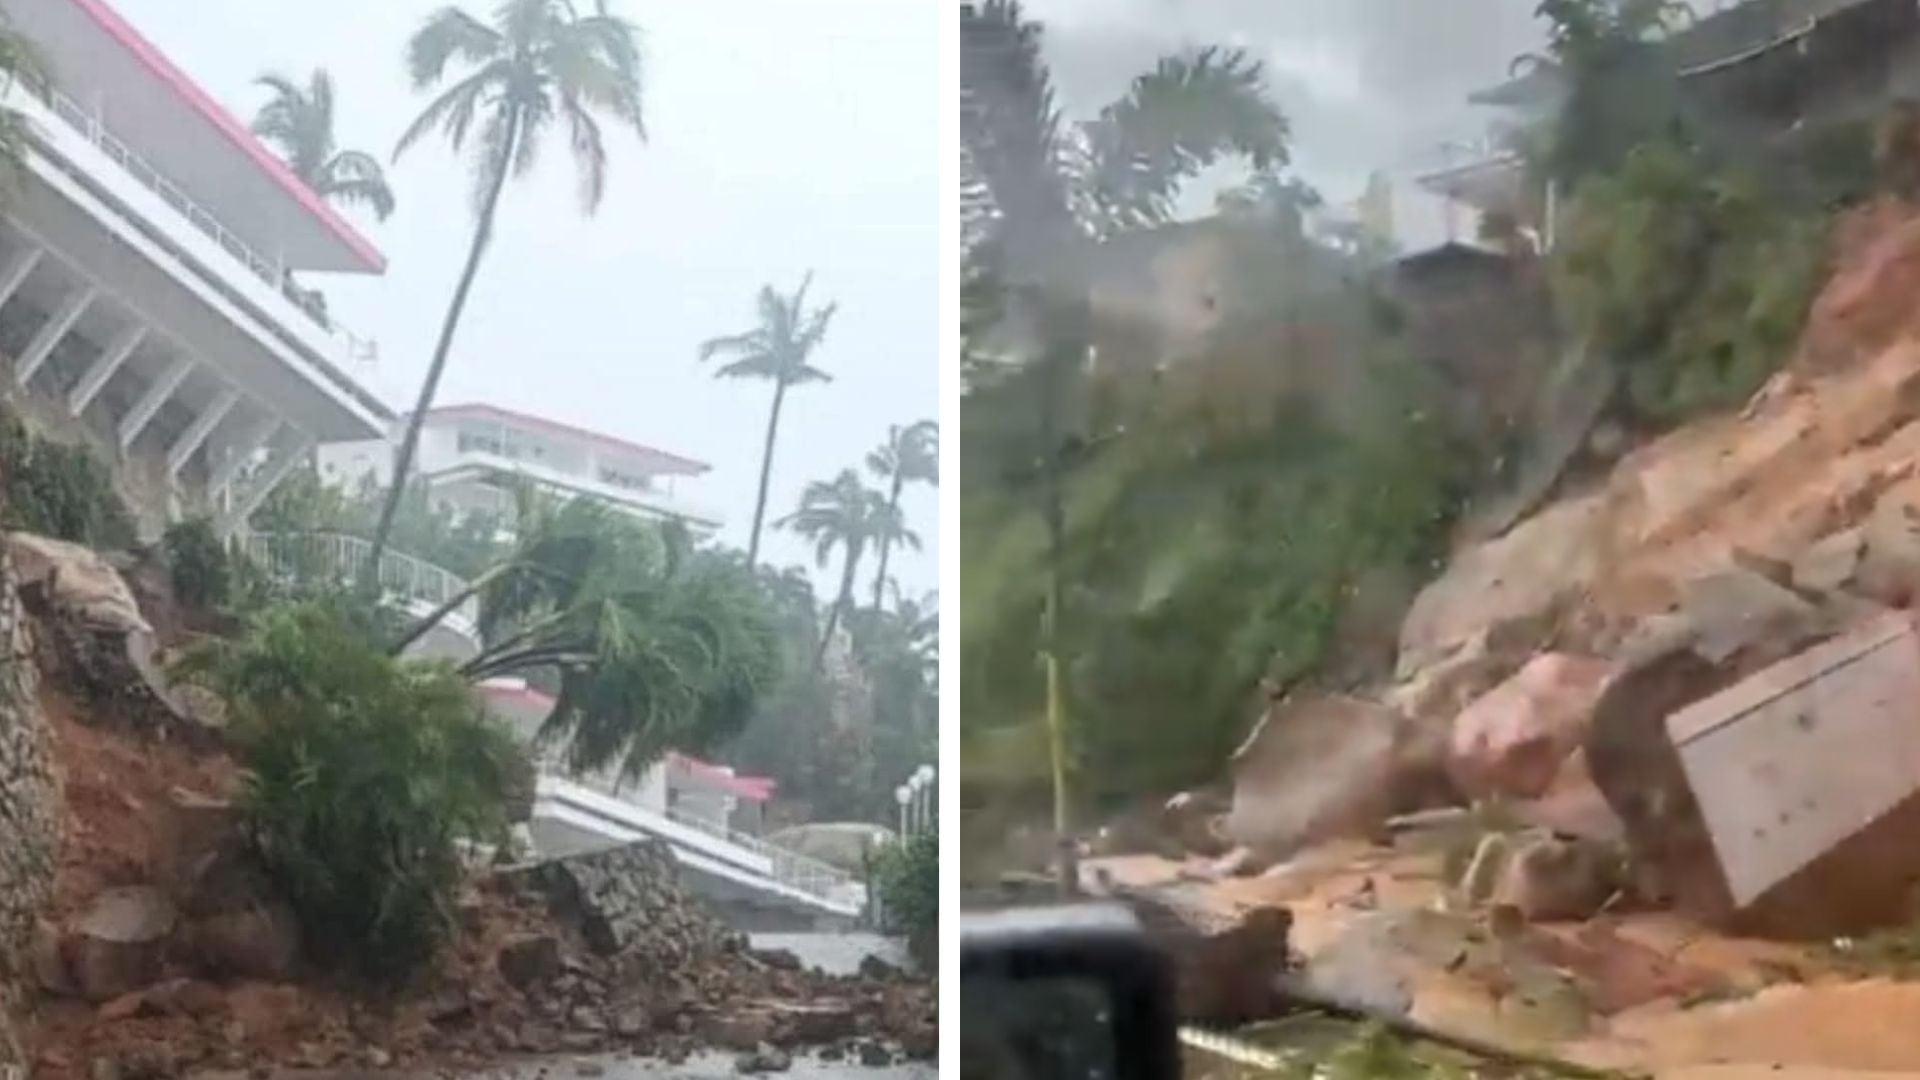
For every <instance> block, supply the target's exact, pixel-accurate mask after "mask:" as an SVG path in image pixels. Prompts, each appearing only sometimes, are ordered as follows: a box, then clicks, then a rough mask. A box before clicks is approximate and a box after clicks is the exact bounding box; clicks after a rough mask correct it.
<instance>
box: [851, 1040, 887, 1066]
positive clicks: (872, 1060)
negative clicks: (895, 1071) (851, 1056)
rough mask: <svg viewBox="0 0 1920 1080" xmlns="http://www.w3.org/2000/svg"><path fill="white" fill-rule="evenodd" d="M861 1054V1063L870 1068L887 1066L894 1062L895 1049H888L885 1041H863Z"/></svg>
mask: <svg viewBox="0 0 1920 1080" xmlns="http://www.w3.org/2000/svg"><path fill="white" fill-rule="evenodd" d="M859 1054H860V1064H862V1065H864V1066H866V1067H867V1068H869V1069H880V1068H885V1067H886V1066H888V1065H891V1064H893V1051H891V1050H888V1049H887V1048H886V1045H885V1044H883V1043H878V1042H863V1043H861V1044H860V1050H859Z"/></svg>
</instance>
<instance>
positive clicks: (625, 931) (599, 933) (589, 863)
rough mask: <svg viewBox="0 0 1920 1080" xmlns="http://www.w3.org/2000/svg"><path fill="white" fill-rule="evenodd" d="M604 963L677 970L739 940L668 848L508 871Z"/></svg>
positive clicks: (637, 846) (651, 846)
mask: <svg viewBox="0 0 1920 1080" xmlns="http://www.w3.org/2000/svg"><path fill="white" fill-rule="evenodd" d="M502 877H503V879H504V881H505V882H506V883H507V884H508V885H509V886H511V887H516V888H519V889H523V890H525V891H527V892H530V893H533V894H535V895H537V896H540V897H542V898H543V899H544V900H545V901H546V903H547V906H548V908H549V909H550V910H551V911H552V912H553V914H554V917H555V918H557V919H558V920H560V921H561V922H563V923H566V924H569V925H571V926H572V927H573V928H574V929H576V930H578V931H579V933H580V935H581V936H582V938H584V939H585V941H586V944H587V946H588V947H589V948H591V949H592V950H593V951H594V952H596V953H599V954H600V955H602V956H612V955H615V954H618V955H620V956H622V957H625V958H631V959H633V960H636V961H640V966H642V967H645V966H646V965H647V963H648V962H651V963H654V964H660V965H672V964H677V963H685V962H687V961H689V960H695V959H697V958H700V957H702V956H711V955H714V954H716V953H724V952H728V951H731V948H732V947H733V944H734V942H735V940H736V938H737V935H735V934H734V933H733V932H732V931H731V930H729V929H728V927H727V926H726V925H725V924H724V923H722V922H721V921H720V920H719V919H718V918H716V917H715V915H714V913H713V912H712V911H711V910H709V909H708V908H707V907H706V905H705V904H704V903H702V902H701V901H700V900H699V899H698V898H697V897H695V896H693V895H691V894H690V893H688V892H687V890H686V888H685V887H684V886H683V885H682V884H681V882H680V866H679V862H678V860H676V859H675V858H674V856H673V849H672V848H670V847H668V846H667V844H666V843H665V842H664V841H660V840H641V841H637V842H635V843H631V844H626V845H623V846H621V847H616V848H610V849H607V850H605V851H596V852H592V853H590V854H586V855H574V856H569V857H567V858H562V859H554V860H551V861H548V862H543V863H538V864H536V865H533V866H529V867H524V868H519V869H515V870H510V871H507V872H506V873H505V874H504V875H502Z"/></svg>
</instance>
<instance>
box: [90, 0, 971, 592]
mask: <svg viewBox="0 0 1920 1080" xmlns="http://www.w3.org/2000/svg"><path fill="white" fill-rule="evenodd" d="M114 3H115V6H116V7H117V8H118V9H119V10H120V11H121V12H122V13H123V14H124V15H126V16H127V17H128V18H129V19H130V20H131V21H132V22H133V23H134V24H135V25H136V26H138V27H139V28H140V30H141V32H142V33H144V34H145V35H146V36H148V37H149V38H150V39H152V40H153V41H154V42H155V43H156V44H158V45H159V46H160V47H161V48H162V49H163V50H165V51H166V52H167V53H168V54H169V55H170V56H171V57H172V58H173V59H174V60H175V62H177V63H178V64H180V66H182V67H183V68H185V69H186V70H187V71H188V72H189V73H190V74H191V75H193V76H194V77H195V78H196V79H197V80H199V81H200V82H201V84H202V85H204V86H205V87H207V89H208V90H210V91H211V92H212V93H213V94H214V96H215V97H217V98H218V99H219V100H220V101H221V102H222V103H223V104H225V105H226V106H227V107H228V108H229V109H231V110H232V111H233V112H234V113H235V114H236V115H238V116H240V117H241V118H242V119H251V117H252V115H253V112H254V110H255V109H256V108H257V107H258V105H259V103H260V102H261V100H262V95H263V93H264V92H263V91H261V90H259V89H257V88H255V87H254V86H253V85H252V80H253V78H254V77H255V76H256V75H258V74H259V73H260V72H262V71H266V70H284V71H287V72H290V73H295V74H298V75H300V76H301V81H303V82H304V76H305V74H306V73H307V72H309V71H311V70H312V69H313V68H314V67H317V66H319V67H325V68H327V69H328V70H329V71H331V72H332V73H333V76H334V79H335V82H336V85H337V90H338V94H339V98H340V101H339V106H338V107H339V114H340V115H339V119H338V136H339V139H340V141H341V143H342V145H344V146H347V147H357V148H363V149H366V150H369V151H371V152H374V153H376V154H377V155H379V156H381V157H382V158H385V157H386V156H387V155H388V153H389V151H390V150H391V148H392V146H393V142H394V139H395V138H396V137H397V136H398V135H399V133H400V131H401V130H402V128H403V127H404V126H405V124H406V123H407V121H408V120H409V119H410V118H411V116H412V114H413V113H414V111H415V110H416V109H417V108H418V107H419V105H420V104H421V100H422V99H420V98H418V97H416V96H415V95H414V94H413V92H412V90H411V88H410V87H409V85H408V82H407V79H406V75H405V71H404V67H403V63H402V54H403V47H404V43H405V41H406V39H407V37H408V35H409V34H410V33H411V32H412V31H413V30H414V29H415V28H416V27H417V26H418V25H419V23H420V22H421V20H422V19H423V18H424V17H425V16H426V15H427V14H428V13H429V12H430V11H432V10H433V9H435V8H436V7H438V6H440V3H437V2H432V0H335V2H333V3H320V2H318V0H193V2H192V3H190V4H189V3H183V2H182V0H114ZM466 6H467V7H468V9H469V10H471V11H473V12H474V13H475V14H480V15H489V14H491V12H492V8H493V3H492V0H468V3H467V4H466ZM614 6H615V10H616V11H618V12H619V13H621V14H624V15H625V16H627V17H628V18H630V19H632V20H634V21H635V22H637V23H639V24H640V26H641V27H642V28H643V30H644V31H645V40H644V47H645V53H646V71H647V87H646V99H645V106H646V116H647V124H648V128H649V131H650V135H651V139H650V141H649V142H648V143H647V144H646V145H645V146H642V145H639V144H638V143H637V142H635V141H633V140H631V139H623V140H620V141H617V142H615V144H614V146H613V149H612V153H611V156H612V170H611V181H610V183H609V185H608V190H607V197H606V202H605V204H604V205H603V206H602V208H601V210H600V213H599V215H598V216H597V217H595V218H591V219H584V218H582V217H581V216H580V214H579V212H578V201H577V196H576V189H575V187H574V174H573V172H572V168H571V163H570V161H569V160H568V158H567V155H566V152H565V144H564V139H562V140H559V141H556V142H555V143H553V144H552V145H551V146H550V147H549V148H548V150H547V151H546V153H545V154H544V155H543V159H542V160H541V162H540V166H539V169H538V172H537V174H536V175H535V176H534V177H533V178H532V179H531V180H530V181H528V182H524V183H516V184H515V185H514V186H512V187H510V188H509V189H508V192H507V194H506V196H505V200H504V202H503V203H502V207H501V211H500V217H499V228H498V231H497V233H496V236H495V239H494V243H493V246H492V249H491V251H490V252H489V253H488V256H487V259H486V262H485V264H484V265H483V267H482V268H481V272H480V278H479V281H478V283H477V285H476V286H475V289H474V294H473V297H472V299H471V301H470V304H469V306H468V308H467V314H466V318H465V321H464V324H463V326H462V328H461V333H460V336H459V338H458V339H457V341H456V343H455V346H454V352H453V356H452V359H451V361H450V362H449V364H448V367H447V373H446V377H445V379H444V380H443V381H442V383H441V388H440V394H439V398H438V400H439V401H440V403H442V404H452V403H455V402H462V401H483V402H491V403H493V404H497V405H501V406H505V407H508V408H513V409H519V410H522V411H526V412H532V413H536V414H539V415H541V416H545V417H549V418H551V419H554V420H560V421H564V422H568V423H573V424H577V425H580V426H583V427H588V428H592V429H595V430H599V431H604V432H607V433H610V434H614V435H619V436H621V437H624V438H628V439H632V440H634V441H636V442H640V443H645V444H647V445H651V446H657V447H659V448H661V449H663V450H668V451H671V452H673V453H677V454H682V455H685V456H688V457H693V458H697V459H699V460H702V461H706V462H708V463H710V464H711V465H712V466H713V472H712V473H710V474H709V475H708V476H706V477H704V478H702V479H701V480H700V481H698V483H697V484H695V485H692V486H690V489H689V491H688V492H687V494H690V495H694V496H696V497H698V498H701V499H703V500H704V501H707V502H709V503H710V504H712V505H714V506H716V507H718V508H719V509H720V510H721V511H722V512H723V513H724V514H725V515H726V517H727V521H728V524H727V527H726V530H725V532H724V534H723V535H724V538H725V539H726V540H728V541H730V542H732V543H735V544H737V545H740V546H744V545H745V543H746V535H747V529H748V525H749V522H750V521H751V519H752V516H753V495H754V486H755V483H756V480H757V476H758V469H759V456H760V446H761V439H762V436H763V433H764V428H765V423H766V411H767V406H768V402H769V398H770V394H771V389H770V387H769V386H767V385H766V384H763V383H744V382H735V381H724V382H722V381H717V380H715V379H713V378H712V377H711V372H710V371H708V370H706V369H705V368H703V367H701V366H700V365H698V364H697V363H696V360H695V351H696V348H697V346H698V344H699V342H701V341H702V340H704V339H706V338H708V337H712V336H715V335H717V334H722V333H729V332H732V331H735V330H743V329H746V328H747V327H749V326H750V325H751V324H752V321H753V315H754V308H753V300H754V293H755V292H756V291H757V290H758V289H759V287H760V286H761V284H763V283H766V282H773V283H775V284H776V285H777V286H778V287H780V288H781V289H782V290H783V291H784V290H787V289H791V288H792V287H793V286H794V285H795V284H797V283H798V282H799V280H800V278H801V276H802V275H803V274H805V273H806V272H807V271H808V270H809V269H811V270H813V271H814V272H815V282H814V287H813V291H812V295H813V296H815V297H821V298H831V299H834V300H837V301H838V302H839V304H840V313H839V315H838V316H837V317H836V318H835V320H834V325H833V329H832V331H831V333H830V334H829V336H828V339H827V342H826V345H825V347H824V349H823V350H822V351H821V352H820V353H819V354H818V355H817V358H816V360H815V363H816V364H818V365H820V366H822V367H825V368H826V369H827V370H828V371H830V372H832V373H833V375H834V377H835V379H834V382H832V383H830V384H826V385H817V384H816V385H813V386H809V387H806V388H804V389H802V390H799V391H796V392H795V393H794V394H793V395H791V396H790V397H789V399H788V404H787V407H786V411H785V414H784V416H783V419H782V430H781V439H780V451H779V457H778V458H777V459H776V461H775V465H774V478H773V485H772V493H771V495H770V497H769V501H768V517H769V519H770V520H771V519H773V518H775V517H777V516H779V515H781V514H784V513H786V512H788V511H789V510H791V509H792V507H793V505H794V503H795V502H796V500H797V499H798V497H799V494H800V490H801V488H802V487H803V486H804V485H805V484H806V482H807V481H809V480H813V479H825V478H830V477H831V476H832V475H833V474H834V473H835V472H837V471H838V470H840V469H841V468H844V467H846V466H850V465H858V464H860V462H861V459H862V458H863V457H864V455H865V454H866V452H867V450H869V449H870V448H871V447H873V446H874V445H876V444H878V443H879V442H881V441H882V440H883V439H884V438H885V436H886V433H887V426H888V424H890V423H891V424H905V423H909V422H911V421H914V420H918V419H921V418H931V417H933V416H935V415H936V411H937V363H938V356H939V350H938V341H937V337H936V335H937V330H938V326H937V320H936V312H937V310H938V299H939V298H938V295H937V291H936V290H937V288H938V273H937V271H938V267H937V260H938V257H939V250H938V239H939V232H938V229H939V193H938V173H939V159H938V156H937V155H938V153H939V146H938V142H937V137H936V134H935V125H934V122H933V119H934V116H935V110H936V109H937V108H938V107H939V103H940V100H941V97H940V89H939V85H938V82H937V76H936V73H935V63H934V58H935V50H936V49H937V48H938V41H939V21H940V20H939V15H940V6H939V5H936V4H933V3H927V2H923V0H912V2H906V0H809V2H808V3H804V4H802V3H789V2H785V0H780V2H775V0H615V4H614ZM464 168H465V165H464V162H459V161H455V160H454V159H453V158H452V157H451V155H450V154H449V153H448V151H447V150H446V149H444V145H443V144H441V143H438V142H434V141H431V140H429V141H428V142H426V143H423V144H422V145H421V146H419V147H418V148H416V149H414V150H412V151H410V152H409V154H408V156H407V157H406V158H404V159H403V160H402V161H401V162H400V163H399V164H398V165H397V166H393V167H390V170H389V176H390V179H391V181H392V183H393V186H394V188H395V193H396V196H397V199H398V203H399V209H398V210H397V211H396V213H395V214H394V216H393V217H392V218H391V219H390V220H389V221H388V222H387V223H385V224H379V223H376V222H374V221H372V220H371V218H370V216H369V215H366V214H362V213H358V212H350V214H349V216H350V217H351V218H352V219H353V220H354V221H355V223H356V224H358V225H360V226H361V227H362V229H363V231H364V232H365V233H366V235H367V236H368V237H369V238H370V239H372V240H373V241H374V242H375V243H376V244H377V245H378V246H379V247H380V248H381V250H382V251H384V252H385V253H386V255H387V257H388V259H389V262H390V264H391V265H390V269H389V271H388V273H387V274H386V276H385V278H384V279H375V280H369V281H364V282H361V281H354V280H352V279H349V278H344V277H343V278H326V277H314V278H312V279H310V280H311V281H312V282H314V283H316V284H319V285H321V286H322V287H323V288H324V289H325V290H326V291H327V294H328V303H329V307H330V309H331V310H332V311H333V312H334V313H335V314H337V315H338V316H339V317H340V318H341V320H342V321H343V322H346V323H348V324H350V325H351V326H352V327H353V328H354V329H355V330H356V331H357V332H359V333H361V334H363V335H367V336H371V337H374V338H376V339H378V341H379V342H380V362H379V365H378V368H377V369H376V370H373V371H362V372H361V373H360V377H361V378H362V379H363V380H364V381H366V382H367V384H368V385H369V386H370V387H371V388H372V389H373V390H374V391H375V392H376V393H378V394H379V395H380V396H381V397H382V398H383V399H385V400H386V401H387V403H388V404H389V405H392V406H395V407H396V408H397V409H398V408H405V407H408V406H410V405H411V402H412V400H413V397H414V395H415V394H416V393H417V392H418V388H419V381H420V378H421V377H422V375H423V374H424V373H425V370H426V364H427V360H428V357H429V355H430V354H431V351H432V347H433V341H434V336H435V334H436V332H437V331H438V329H439V324H440V318H441V315H442V313H443V312H444V310H445V305H446V302H447V299H448V296H449V294H450V293H451V291H452V289H453V284H454V279H455V276H456V275H457V274H458V272H459V269H460V264H461V261H462V260H463V258H464V257H465V254H466V247H467V241H468V238H469V236H470V229H471V219H470V216H469V212H468V206H469V201H468V198H467V192H468V190H469V187H470V185H469V182H468V180H467V175H466V173H465V171H464ZM907 514H908V520H909V522H910V523H911V524H912V526H913V527H914V528H915V529H916V530H917V531H918V532H919V533H920V535H921V536H922V537H923V538H924V539H925V541H926V549H925V550H924V551H923V552H921V553H918V554H913V553H902V554H901V555H900V556H897V557H896V559H895V562H894V566H895V568H896V569H897V571H898V575H899V577H900V579H901V583H902V585H903V586H904V587H905V588H906V589H907V591H908V593H909V595H917V594H918V593H920V592H922V591H926V590H931V589H932V588H934V586H935V584H936V582H937V573H936V565H937V559H936V556H935V547H936V545H935V540H936V538H937V536H938V526H937V522H936V519H935V497H934V495H933V493H932V492H931V491H930V490H925V489H923V490H920V491H915V492H913V493H912V494H911V495H910V496H908V499H907ZM764 547H765V550H766V554H767V557H768V558H769V559H770V560H771V561H774V562H776V563H780V564H786V563H796V562H803V561H804V562H808V563H809V564H810V563H811V552H810V550H809V549H808V548H807V547H806V546H805V545H804V544H803V543H802V542H801V541H800V540H799V539H798V538H796V537H793V536H791V535H789V534H784V533H772V532H770V533H769V534H768V536H767V539H766V541H765V543H764ZM870 569H871V567H870V566H869V570H870ZM862 576H863V578H864V577H865V574H864V573H863V575H862ZM815 579H816V581H818V582H820V584H821V586H822V587H823V588H830V587H831V586H832V584H833V583H835V582H836V581H837V578H836V577H835V576H834V574H832V573H831V572H827V573H818V574H816V577H815ZM867 587H869V586H868V585H867V584H866V583H865V582H864V581H863V582H862V585H861V588H862V590H864V589H865V588H867ZM862 595H864V592H862Z"/></svg>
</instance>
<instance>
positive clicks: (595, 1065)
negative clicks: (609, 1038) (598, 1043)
mask: <svg viewBox="0 0 1920 1080" xmlns="http://www.w3.org/2000/svg"><path fill="white" fill-rule="evenodd" d="M573 1075H575V1076H585V1077H589V1078H591V1077H596V1076H605V1075H607V1067H606V1066H605V1065H602V1064H600V1063H599V1062H597V1061H581V1062H577V1063H575V1065H574V1066H573Z"/></svg>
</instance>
